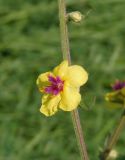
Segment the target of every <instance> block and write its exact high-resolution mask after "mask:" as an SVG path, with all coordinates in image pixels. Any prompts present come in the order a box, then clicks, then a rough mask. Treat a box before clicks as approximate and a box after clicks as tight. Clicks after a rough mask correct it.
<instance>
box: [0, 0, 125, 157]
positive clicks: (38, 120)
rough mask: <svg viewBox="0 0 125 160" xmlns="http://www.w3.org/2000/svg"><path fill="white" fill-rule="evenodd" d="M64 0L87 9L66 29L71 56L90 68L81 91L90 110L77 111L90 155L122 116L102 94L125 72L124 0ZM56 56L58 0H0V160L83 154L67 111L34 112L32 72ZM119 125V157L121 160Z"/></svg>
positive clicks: (71, 7)
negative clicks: (80, 21) (48, 115)
mask: <svg viewBox="0 0 125 160" xmlns="http://www.w3.org/2000/svg"><path fill="white" fill-rule="evenodd" d="M66 2H67V10H68V11H69V12H70V11H75V10H79V11H81V12H82V13H83V14H86V13H87V12H88V11H90V10H91V12H90V13H89V15H88V16H87V17H86V18H85V19H84V21H83V22H82V23H81V24H74V23H71V22H70V23H69V36H70V42H71V44H70V45H71V56H72V63H73V64H79V65H83V66H84V67H85V68H86V69H87V71H88V72H89V81H88V83H87V84H86V85H85V87H83V88H82V89H81V92H82V94H83V100H84V101H85V103H87V105H88V106H89V107H90V108H91V109H90V110H84V109H83V108H84V106H85V105H84V104H82V106H83V107H80V108H79V111H80V117H81V122H82V125H83V127H84V134H85V139H86V143H87V148H88V151H89V153H90V159H91V160H98V154H99V149H100V148H101V147H103V145H104V141H105V137H106V136H107V134H108V133H109V132H112V130H113V129H114V128H115V127H116V125H117V123H118V121H119V118H120V115H121V111H120V110H108V109H107V108H106V107H105V106H106V104H105V101H104V95H105V93H106V92H107V91H109V90H110V84H111V83H112V82H114V81H115V80H116V79H122V80H123V79H124V78H125V77H124V76H125V46H124V45H125V13H124V10H125V1H124V0H104V1H102V0H86V1H85V0H77V1H76V0H66ZM61 61H62V55H61V47H60V33H59V20H58V1H57V0H0V160H80V157H79V151H78V148H77V145H76V140H75V135H74V130H73V126H72V122H71V116H70V113H67V112H58V113H57V114H56V115H55V116H53V117H50V118H46V117H44V115H42V114H40V112H39V108H40V105H41V95H40V94H39V92H38V90H37V87H36V84H35V83H36V78H37V76H38V75H39V74H40V73H42V72H46V71H48V70H50V69H52V68H53V67H55V66H56V65H58V64H59V63H60V62H61ZM94 97H96V101H95V103H94ZM82 103H83V102H82ZM124 132H125V130H124ZM124 132H123V133H122V134H121V137H120V139H119V142H118V145H117V147H116V149H117V151H118V153H119V158H118V159H119V160H125V134H124Z"/></svg>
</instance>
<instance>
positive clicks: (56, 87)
mask: <svg viewBox="0 0 125 160" xmlns="http://www.w3.org/2000/svg"><path fill="white" fill-rule="evenodd" d="M48 80H49V82H50V85H49V86H47V87H45V89H44V91H45V93H48V94H53V95H57V94H59V93H60V92H61V91H63V85H64V81H62V80H61V79H60V77H59V76H57V77H53V76H51V75H49V76H48Z"/></svg>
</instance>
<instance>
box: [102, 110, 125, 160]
mask: <svg viewBox="0 0 125 160" xmlns="http://www.w3.org/2000/svg"><path fill="white" fill-rule="evenodd" d="M124 127H125V109H124V111H123V114H122V117H121V120H120V122H119V124H118V127H117V128H116V129H115V131H114V133H113V134H112V136H111V138H110V139H109V142H108V144H107V147H106V148H105V150H104V152H103V153H102V155H101V157H100V158H101V160H107V158H108V156H109V153H110V151H111V150H112V148H113V147H114V146H115V144H116V143H117V141H118V138H119V136H120V133H121V131H122V129H123V128H124Z"/></svg>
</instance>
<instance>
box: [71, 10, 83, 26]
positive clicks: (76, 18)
mask: <svg viewBox="0 0 125 160" xmlns="http://www.w3.org/2000/svg"><path fill="white" fill-rule="evenodd" d="M82 18H83V15H82V14H81V13H80V12H78V11H74V12H71V13H68V20H72V21H73V22H76V23H79V22H81V20H82Z"/></svg>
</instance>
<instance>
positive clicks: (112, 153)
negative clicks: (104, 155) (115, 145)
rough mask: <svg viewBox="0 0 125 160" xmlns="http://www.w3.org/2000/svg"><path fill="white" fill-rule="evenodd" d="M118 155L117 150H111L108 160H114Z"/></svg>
mask: <svg viewBox="0 0 125 160" xmlns="http://www.w3.org/2000/svg"><path fill="white" fill-rule="evenodd" d="M117 157H118V152H117V151H116V150H114V149H113V150H111V151H110V153H109V156H108V160H113V159H116V158H117Z"/></svg>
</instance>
